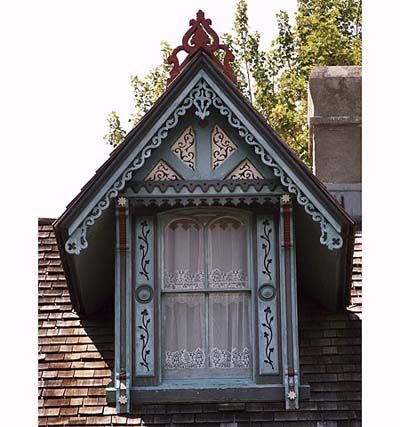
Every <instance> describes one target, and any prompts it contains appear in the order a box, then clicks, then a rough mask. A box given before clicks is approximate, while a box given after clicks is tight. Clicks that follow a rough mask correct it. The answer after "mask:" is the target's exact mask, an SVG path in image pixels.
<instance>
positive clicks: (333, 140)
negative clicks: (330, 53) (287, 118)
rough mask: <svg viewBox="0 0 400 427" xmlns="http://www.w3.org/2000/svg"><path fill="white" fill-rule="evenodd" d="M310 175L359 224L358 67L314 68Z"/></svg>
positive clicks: (310, 119)
mask: <svg viewBox="0 0 400 427" xmlns="http://www.w3.org/2000/svg"><path fill="white" fill-rule="evenodd" d="M308 121H309V126H310V143H311V149H312V159H313V172H314V173H315V175H317V177H318V178H319V179H320V180H321V181H322V182H323V183H324V184H325V185H326V187H327V188H328V190H329V191H330V192H331V193H332V194H333V195H334V196H335V197H336V198H337V199H338V201H339V202H340V203H341V204H342V206H343V207H344V208H345V209H346V211H347V212H348V213H349V214H350V215H351V216H352V217H353V219H354V220H355V221H356V222H358V223H361V67H356V66H352V67H340V66H339V67H314V68H313V69H312V71H311V76H310V82H309V96H308Z"/></svg>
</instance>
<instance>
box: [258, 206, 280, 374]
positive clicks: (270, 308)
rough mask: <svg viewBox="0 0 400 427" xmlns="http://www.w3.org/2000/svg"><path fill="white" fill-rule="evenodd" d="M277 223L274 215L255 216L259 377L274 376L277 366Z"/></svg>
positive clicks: (278, 365) (278, 364)
mask: <svg viewBox="0 0 400 427" xmlns="http://www.w3.org/2000/svg"><path fill="white" fill-rule="evenodd" d="M276 228H277V227H276V224H275V223H274V216H273V214H264V215H258V216H257V288H258V290H257V297H258V298H257V316H258V317H257V319H258V320H257V322H258V337H259V343H260V353H259V358H258V363H259V373H260V375H275V374H277V373H278V372H279V371H280V363H279V354H278V353H279V336H280V332H279V329H278V325H279V321H275V319H279V303H278V294H279V292H278V289H277V281H276V268H277V258H276V242H275V239H276Z"/></svg>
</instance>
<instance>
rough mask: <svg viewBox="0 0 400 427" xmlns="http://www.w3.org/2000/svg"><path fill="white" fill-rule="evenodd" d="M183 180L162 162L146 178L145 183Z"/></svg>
mask: <svg viewBox="0 0 400 427" xmlns="http://www.w3.org/2000/svg"><path fill="white" fill-rule="evenodd" d="M179 179H182V178H181V177H180V176H179V175H178V174H177V173H176V172H175V171H174V170H173V169H172V168H171V166H169V165H168V164H167V163H165V162H164V160H160V161H159V162H158V163H157V164H156V165H155V166H154V168H153V169H152V170H151V172H150V173H149V174H148V175H147V177H146V178H145V181H175V180H179Z"/></svg>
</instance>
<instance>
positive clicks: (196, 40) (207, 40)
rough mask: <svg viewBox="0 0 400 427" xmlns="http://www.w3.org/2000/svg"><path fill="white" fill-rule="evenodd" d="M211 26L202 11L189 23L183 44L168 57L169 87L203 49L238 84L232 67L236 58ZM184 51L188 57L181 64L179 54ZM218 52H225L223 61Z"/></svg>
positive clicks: (209, 20) (210, 22)
mask: <svg viewBox="0 0 400 427" xmlns="http://www.w3.org/2000/svg"><path fill="white" fill-rule="evenodd" d="M211 24H212V21H211V19H209V18H206V17H205V16H204V12H203V11H202V10H199V11H198V12H197V14H196V19H191V20H190V21H189V25H190V28H189V29H188V30H187V31H186V33H185V34H184V36H183V38H182V44H181V45H179V46H177V47H176V48H175V49H174V50H173V52H172V53H171V55H170V56H169V57H168V63H169V64H171V65H172V69H171V72H170V75H169V78H168V80H167V85H169V84H170V83H171V82H172V81H173V80H174V79H175V78H176V77H177V76H178V75H179V74H180V72H181V71H182V69H183V68H184V67H185V66H186V65H187V64H188V63H189V62H190V60H191V59H192V57H193V56H194V55H195V54H196V53H197V52H198V51H199V50H201V49H202V50H204V51H206V52H208V53H209V54H210V56H211V58H212V59H213V61H214V62H215V63H216V64H217V65H218V66H219V67H220V68H221V69H222V70H223V72H224V73H225V74H226V75H227V76H228V77H229V78H230V79H231V80H232V81H233V83H235V84H236V76H235V75H234V73H233V71H232V68H231V65H230V63H231V62H233V60H234V59H235V57H234V55H233V53H232V52H231V50H230V49H229V48H228V47H227V46H226V45H224V44H221V43H220V41H219V36H218V34H217V33H216V32H215V31H214V30H213V29H212V28H211ZM182 51H183V52H186V53H187V56H186V58H185V59H184V60H183V61H182V62H181V63H179V59H178V53H180V52H182ZM217 51H222V52H223V58H222V59H221V60H220V59H219V58H218V57H217V55H216V52H217ZM221 61H222V62H221Z"/></svg>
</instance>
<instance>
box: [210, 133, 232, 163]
mask: <svg viewBox="0 0 400 427" xmlns="http://www.w3.org/2000/svg"><path fill="white" fill-rule="evenodd" d="M236 150H237V146H236V144H235V143H234V142H232V141H231V140H230V139H229V138H228V136H227V135H226V133H225V132H224V131H223V130H222V129H221V128H220V127H219V126H218V125H215V126H214V129H213V131H212V134H211V155H212V168H213V169H216V168H217V167H218V166H219V165H220V164H222V163H223V162H224V161H225V160H226V159H227V158H228V157H229V156H230V155H231V154H232V153H233V152H234V151H236Z"/></svg>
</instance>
